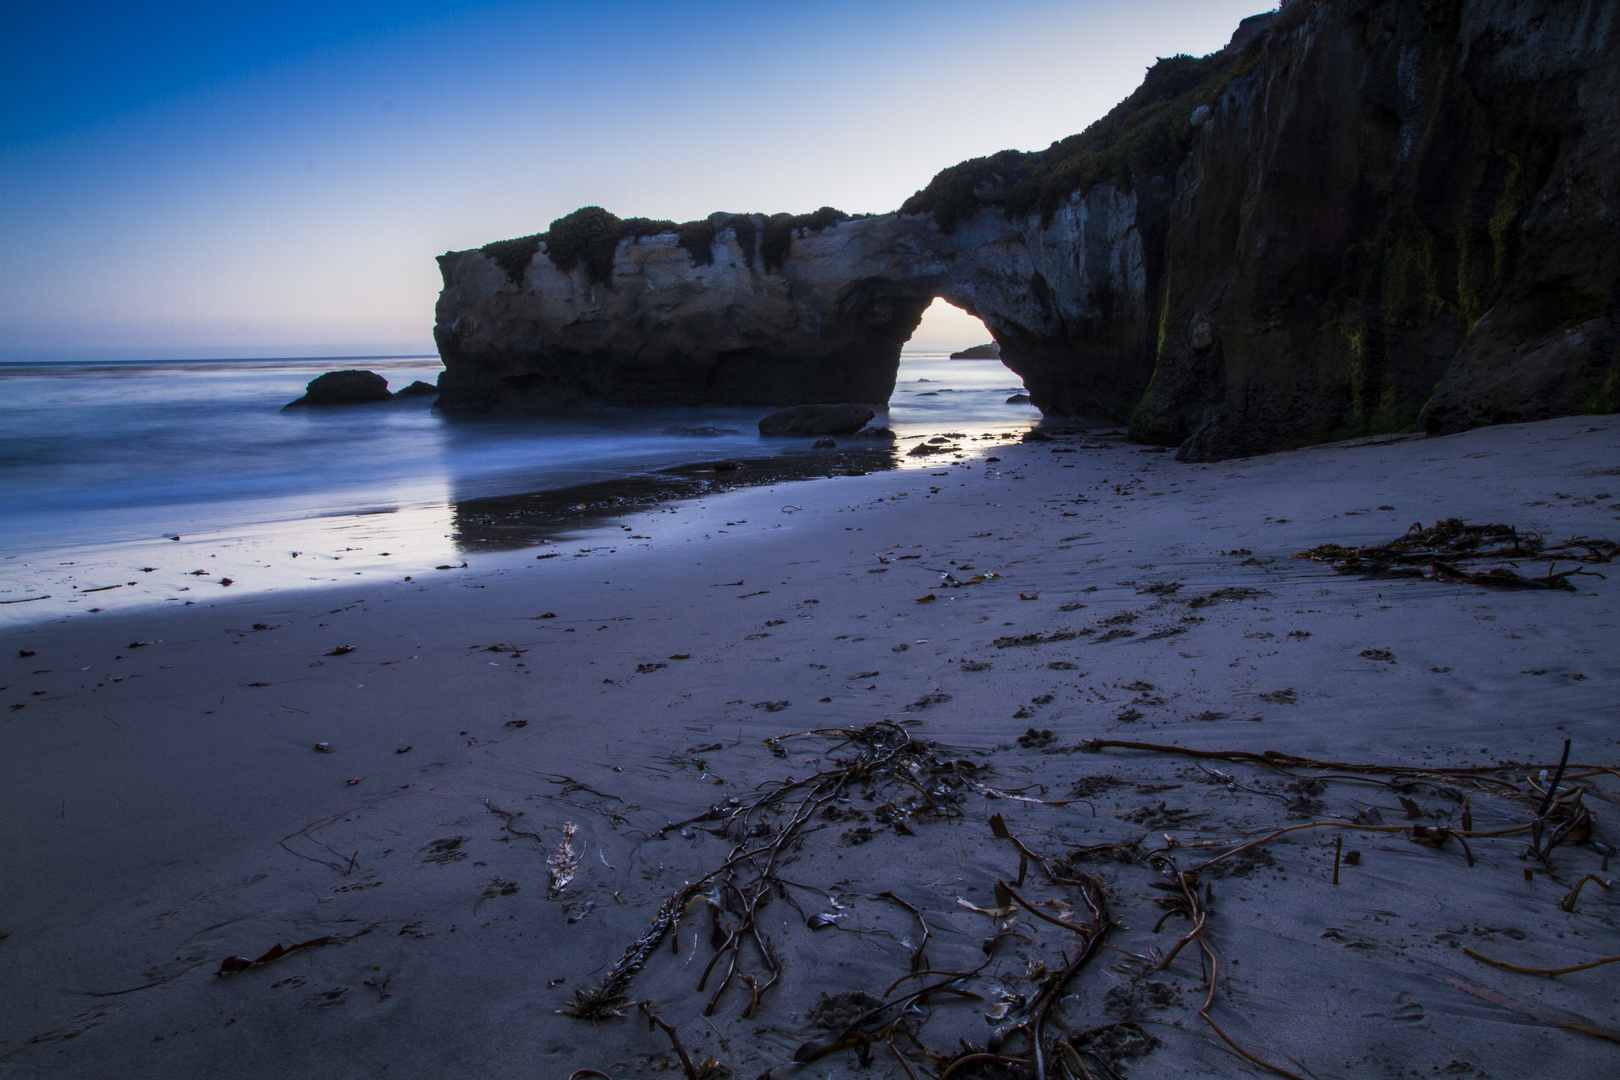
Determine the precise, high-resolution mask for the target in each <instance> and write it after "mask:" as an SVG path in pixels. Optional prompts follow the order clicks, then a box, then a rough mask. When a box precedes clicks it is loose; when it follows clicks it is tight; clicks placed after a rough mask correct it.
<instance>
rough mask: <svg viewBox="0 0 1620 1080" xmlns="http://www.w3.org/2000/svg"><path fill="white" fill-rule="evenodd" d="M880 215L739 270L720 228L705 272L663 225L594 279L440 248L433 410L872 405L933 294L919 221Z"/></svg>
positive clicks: (626, 247)
mask: <svg viewBox="0 0 1620 1080" xmlns="http://www.w3.org/2000/svg"><path fill="white" fill-rule="evenodd" d="M894 224H895V223H894V222H893V220H892V219H855V220H850V221H845V222H843V223H842V224H839V225H837V226H835V227H833V228H828V229H825V230H823V231H822V232H820V233H812V234H808V235H806V236H803V237H801V238H798V239H796V240H795V241H794V244H793V252H792V257H791V258H790V259H788V261H787V263H786V265H784V266H783V267H781V268H780V269H779V270H776V271H772V272H767V271H765V269H764V268H763V266H762V265H761V264H760V263H759V261H757V260H756V262H755V265H753V266H750V265H748V260H747V259H746V258H745V257H744V254H743V251H742V247H741V245H740V244H739V243H738V241H737V237H736V233H735V230H734V229H723V230H721V231H720V232H719V235H718V236H717V237H716V240H715V242H714V245H713V249H712V254H713V257H714V261H713V262H712V263H711V264H709V265H706V266H699V265H695V264H694V261H693V259H692V257H691V256H690V255H689V254H688V252H687V251H686V250H684V249H682V248H681V247H679V246H678V244H677V242H676V237H675V235H674V234H669V235H665V236H652V237H644V238H642V239H640V240H639V241H629V240H626V241H622V242H621V243H620V244H619V247H618V249H617V253H616V257H615V260H614V265H613V273H612V278H611V280H610V281H609V282H607V283H606V284H601V283H596V282H593V281H591V280H590V278H589V276H588V271H587V269H586V268H585V267H583V266H582V267H578V268H576V269H574V270H572V271H569V272H564V271H562V270H559V269H557V267H556V266H554V265H553V264H552V263H551V261H550V260H549V259H548V258H547V257H546V254H545V249H544V247H543V246H542V248H541V250H540V252H539V253H538V254H536V256H535V257H534V258H533V260H532V261H531V262H530V264H529V265H528V267H527V268H526V269H525V270H524V272H523V277H522V281H521V283H514V282H513V281H511V280H510V279H509V278H508V276H507V274H506V273H505V271H503V270H502V269H501V268H500V267H498V266H496V265H495V263H494V262H493V261H492V260H491V259H490V258H489V257H488V256H486V255H485V254H484V253H483V252H481V251H462V252H453V253H451V254H448V255H445V256H442V257H441V258H440V260H439V263H440V267H441V269H442V272H443V275H444V281H445V287H444V291H443V293H442V294H441V295H440V298H439V306H438V322H437V325H436V326H435V327H434V337H435V340H436V341H437V342H438V345H439V352H440V355H441V356H442V357H443V359H444V363H445V372H444V374H443V375H442V376H441V377H440V380H439V389H440V393H441V398H440V404H441V407H445V408H452V409H461V410H470V409H480V408H494V407H517V408H535V407H540V408H544V407H551V406H557V405H566V404H568V403H571V402H574V401H580V400H592V401H603V402H610V403H615V404H621V405H699V404H716V405H778V406H779V405H808V404H816V403H824V402H834V403H838V402H850V401H862V402H873V403H879V404H881V403H882V402H885V401H887V400H888V399H889V395H890V393H891V392H892V391H893V389H894V375H895V370H896V368H897V367H898V366H899V358H900V346H901V345H903V344H904V343H905V341H906V339H907V338H908V337H910V336H911V332H912V331H913V330H914V329H916V327H917V323H918V321H919V320H920V319H921V318H922V312H923V309H924V308H925V307H927V306H928V304H929V303H930V302H931V301H932V299H933V296H932V294H931V293H930V292H929V291H928V289H927V286H926V285H917V284H913V283H911V280H910V279H911V278H912V277H913V276H914V273H915V271H914V270H913V269H912V267H913V265H914V264H915V263H916V262H918V261H919V260H926V259H928V258H930V257H931V256H930V255H929V254H928V253H927V251H926V246H922V247H919V245H918V243H917V240H918V238H919V237H921V236H922V235H923V234H925V233H926V229H924V228H922V227H921V223H920V222H917V223H910V224H909V225H908V226H907V227H901V228H898V229H897V228H895V227H893V226H894ZM896 268H900V269H899V270H898V272H897V271H896Z"/></svg>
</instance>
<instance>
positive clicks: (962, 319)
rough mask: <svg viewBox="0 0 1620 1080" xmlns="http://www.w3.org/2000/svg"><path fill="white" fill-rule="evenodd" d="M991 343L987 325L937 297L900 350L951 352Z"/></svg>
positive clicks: (911, 351) (907, 351) (910, 351)
mask: <svg viewBox="0 0 1620 1080" xmlns="http://www.w3.org/2000/svg"><path fill="white" fill-rule="evenodd" d="M989 340H990V331H989V330H987V329H985V326H984V323H982V322H980V321H979V320H978V319H976V318H974V317H973V316H972V315H969V314H968V313H967V312H965V311H963V310H962V309H961V308H959V307H956V306H955V305H953V304H948V303H946V302H945V301H944V300H943V299H941V298H939V297H937V296H936V297H934V302H933V303H932V304H929V305H928V308H927V310H925V311H924V312H923V317H922V322H920V323H918V324H917V329H916V330H914V331H913V332H912V334H911V338H910V340H908V341H907V342H906V344H905V347H904V349H902V350H901V351H902V352H906V353H939V352H944V353H951V352H958V351H960V350H962V349H967V348H970V347H972V346H974V345H983V344H985V343H986V342H988V341H989Z"/></svg>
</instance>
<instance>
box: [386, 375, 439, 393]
mask: <svg viewBox="0 0 1620 1080" xmlns="http://www.w3.org/2000/svg"><path fill="white" fill-rule="evenodd" d="M438 394H439V388H438V387H437V386H434V385H433V384H432V383H427V382H423V381H422V380H421V379H417V380H416V381H415V382H413V383H411V385H409V386H407V387H406V388H405V389H403V390H401V391H400V392H399V393H397V394H395V395H394V396H395V397H437V396H438Z"/></svg>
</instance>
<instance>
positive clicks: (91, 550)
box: [0, 353, 1039, 625]
mask: <svg viewBox="0 0 1620 1080" xmlns="http://www.w3.org/2000/svg"><path fill="white" fill-rule="evenodd" d="M345 367H358V368H367V369H370V370H372V371H376V372H378V373H379V374H381V375H383V376H385V377H386V378H387V379H388V382H389V387H390V389H394V390H398V389H401V388H403V387H404V386H406V385H408V384H409V383H410V382H412V381H413V380H417V379H420V380H423V381H425V382H429V383H431V382H433V381H434V380H435V379H437V377H438V373H439V371H440V370H441V367H440V364H439V361H438V358H437V357H410V356H397V357H381V358H378V357H369V358H354V357H349V358H336V359H334V358H315V359H267V360H212V361H207V360H200V361H121V362H103V363H95V362H79V363H5V364H0V400H3V401H4V402H5V407H6V413H5V422H4V425H3V426H0V521H4V522H5V528H4V534H3V542H0V625H6V624H11V625H15V624H17V623H20V622H32V621H35V620H38V619H40V618H47V617H60V616H64V615H71V614H74V613H79V612H90V611H93V610H107V609H113V608H123V607H127V606H129V605H131V604H139V603H184V602H186V601H187V600H193V601H195V600H200V599H203V598H204V596H206V597H207V598H210V599H212V598H215V597H217V596H220V595H223V594H222V593H221V591H220V590H221V589H229V590H234V591H233V592H231V593H230V594H229V595H240V594H241V593H243V592H254V591H262V590H267V589H286V588H298V587H311V586H319V585H329V584H331V583H332V582H333V581H335V580H342V579H344V578H352V577H355V576H360V577H364V576H366V575H368V574H373V573H378V572H383V573H387V574H390V575H398V574H408V573H411V572H413V570H421V569H425V568H431V567H432V566H434V565H436V564H442V563H445V562H450V561H452V560H453V561H454V562H457V563H459V562H461V561H464V560H465V559H466V558H467V557H468V556H469V555H470V554H472V553H475V552H478V551H480V550H490V549H492V548H511V547H515V546H524V545H530V544H536V545H537V544H542V543H545V542H548V541H549V542H555V541H556V540H557V539H558V538H559V537H562V536H566V535H567V534H568V532H569V530H570V529H578V528H579V527H580V526H581V525H582V523H584V522H586V521H588V520H591V519H592V518H595V519H600V518H601V517H602V516H603V515H605V514H610V513H611V512H612V511H613V510H614V509H615V508H618V509H619V510H621V511H622V510H624V509H628V508H630V507H633V506H636V505H645V504H647V503H648V502H651V501H657V500H659V499H669V498H680V497H685V496H693V495H701V494H705V493H709V492H712V491H714V490H716V488H717V486H721V487H723V486H734V485H737V484H746V483H761V482H770V483H775V482H780V481H789V480H811V479H814V478H817V477H824V476H826V475H828V474H829V473H836V472H838V471H875V470H877V469H881V468H921V467H929V466H933V467H937V466H938V462H937V461H932V462H931V461H930V460H929V459H928V458H910V457H908V456H907V455H905V454H904V452H903V450H904V445H905V444H907V443H908V442H909V441H911V440H915V439H917V438H919V437H927V436H932V435H935V434H944V433H951V432H956V433H962V434H967V435H974V436H977V435H983V434H991V433H993V434H998V435H999V434H1005V433H1007V432H1011V431H1020V430H1023V429H1027V428H1029V427H1031V426H1033V424H1034V423H1035V422H1036V421H1038V420H1039V413H1038V412H1037V411H1036V410H1035V409H1033V408H1032V407H1030V406H1028V405H1018V404H1008V403H1007V398H1008V397H1009V396H1010V395H1013V394H1017V393H1022V392H1023V387H1022V386H1021V385H1020V383H1019V379H1018V376H1017V375H1015V374H1014V373H1012V372H1011V371H1009V370H1008V369H1007V368H1005V367H1003V366H1002V365H1001V364H1000V363H998V362H996V361H983V360H979V361H969V360H951V359H949V358H948V357H947V356H946V355H945V354H943V353H917V354H907V355H905V356H904V357H903V358H902V361H901V366H900V374H899V378H898V381H897V383H896V386H895V393H894V396H893V398H892V399H891V400H890V411H889V413H888V415H887V422H888V424H889V426H890V427H892V428H893V429H894V431H895V433H896V435H897V436H899V439H900V441H901V444H902V449H901V452H899V453H893V452H890V451H889V450H888V449H887V448H883V447H878V446H875V445H874V444H873V443H872V442H871V441H870V440H859V439H840V440H837V441H838V442H839V443H840V447H839V449H838V450H837V451H835V452H829V451H826V450H814V449H812V445H811V444H812V443H813V441H814V440H812V439H809V438H787V439H780V438H778V439H764V438H761V437H760V436H759V435H758V434H757V429H756V426H755V425H756V424H757V423H758V421H759V419H760V418H761V417H762V416H764V415H766V414H767V413H768V412H770V411H771V410H769V409H763V408H760V409H737V408H709V409H690V408H678V409H677V408H672V409H628V408H612V407H604V406H582V407H578V408H575V409H571V410H570V411H568V412H567V413H565V414H558V415H546V416H501V417H470V418H469V417H445V416H441V415H439V414H437V413H435V412H434V411H433V409H432V400H433V399H432V398H431V397H421V398H414V399H409V398H408V399H400V400H396V401H393V402H386V403H379V404H375V405H363V406H350V407H341V408H330V409H296V410H292V411H288V412H283V411H281V409H282V406H283V405H285V404H286V403H287V402H289V401H291V400H293V399H294V398H296V397H298V396H300V395H301V394H302V393H303V389H304V385H305V384H306V383H307V382H308V381H309V380H310V379H312V378H314V377H315V376H317V375H319V374H321V373H322V372H324V371H329V370H334V369H337V368H345ZM883 421H884V416H883V414H879V417H878V419H877V420H876V421H874V423H882V422H883ZM674 427H681V428H700V427H714V428H721V429H731V430H734V431H735V432H737V434H729V435H718V436H710V437H693V436H689V435H672V434H666V430H667V429H670V428H674ZM721 460H734V461H740V462H742V463H743V465H744V467H743V468H741V469H738V470H733V471H729V472H725V473H716V472H715V471H714V469H713V463H714V462H717V461H721ZM226 580H228V581H229V585H222V584H221V582H222V581H226Z"/></svg>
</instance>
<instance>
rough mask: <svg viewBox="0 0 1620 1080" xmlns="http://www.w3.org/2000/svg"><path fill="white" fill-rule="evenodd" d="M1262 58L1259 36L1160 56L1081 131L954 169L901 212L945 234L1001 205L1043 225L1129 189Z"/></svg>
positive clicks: (1179, 152)
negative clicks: (1100, 192) (1238, 45)
mask: <svg viewBox="0 0 1620 1080" xmlns="http://www.w3.org/2000/svg"><path fill="white" fill-rule="evenodd" d="M1261 55H1262V48H1261V45H1260V43H1259V40H1258V39H1257V40H1256V41H1254V42H1251V43H1250V44H1249V46H1248V47H1247V48H1245V49H1242V50H1240V51H1238V52H1237V53H1236V54H1235V55H1234V54H1233V53H1231V52H1229V51H1227V50H1222V51H1221V52H1217V53H1211V54H1210V55H1208V56H1204V57H1194V56H1185V55H1182V56H1170V57H1165V58H1163V59H1161V60H1159V62H1158V63H1156V64H1154V65H1153V66H1152V67H1150V68H1148V72H1147V76H1146V77H1145V78H1144V79H1143V80H1142V85H1141V86H1139V87H1137V89H1136V91H1135V92H1134V93H1132V94H1131V96H1130V97H1128V98H1126V99H1125V100H1124V101H1122V102H1120V103H1119V104H1118V105H1116V106H1114V108H1113V109H1112V110H1110V111H1109V113H1108V115H1107V116H1104V117H1103V118H1102V119H1101V120H1098V121H1097V122H1096V123H1094V124H1092V125H1091V126H1090V127H1088V128H1086V130H1084V131H1082V132H1081V133H1080V134H1078V135H1071V136H1069V137H1068V138H1067V139H1062V140H1060V141H1058V142H1055V143H1053V144H1052V145H1051V146H1050V147H1048V148H1047V149H1045V150H1037V151H1035V152H1034V153H1028V154H1026V153H1023V152H1021V151H1018V150H1003V151H1001V152H1000V153H999V154H992V155H990V156H989V157H982V158H974V159H973V160H971V161H964V162H962V163H961V164H960V165H953V166H951V167H950V168H948V169H945V170H944V171H942V172H941V173H940V174H939V175H938V176H935V177H934V179H933V180H931V181H929V184H928V186H927V187H926V188H924V189H923V190H921V191H919V192H917V193H916V194H915V195H913V196H912V197H911V198H909V199H907V200H906V202H905V205H903V206H902V207H901V208H900V212H901V213H903V214H923V213H929V212H932V213H933V215H934V221H935V222H937V223H938V225H939V227H940V228H941V229H944V230H945V231H946V232H949V231H951V229H953V228H955V227H956V224H957V222H959V221H962V220H965V219H966V218H969V217H971V216H972V215H973V214H975V213H977V212H978V210H979V208H980V207H981V206H986V205H992V206H993V205H998V204H999V205H1000V206H1001V207H1002V209H1003V212H1004V213H1005V214H1006V216H1007V217H1008V218H1009V219H1010V218H1014V217H1021V216H1023V215H1025V214H1029V213H1032V212H1034V211H1036V210H1039V211H1040V213H1041V218H1042V220H1043V221H1050V220H1051V217H1052V215H1053V214H1054V213H1056V212H1057V209H1058V207H1059V206H1061V205H1062V203H1063V200H1064V199H1066V198H1068V197H1069V195H1071V194H1072V193H1074V192H1081V193H1084V192H1086V191H1089V190H1090V189H1091V188H1092V187H1093V186H1095V185H1097V184H1099V183H1104V182H1111V183H1114V184H1116V185H1118V186H1119V187H1120V188H1121V189H1123V190H1126V191H1129V190H1130V189H1131V187H1132V186H1133V185H1134V184H1135V183H1137V182H1139V181H1141V180H1144V179H1146V178H1147V177H1150V176H1154V175H1162V174H1163V173H1165V172H1166V171H1168V170H1169V169H1171V168H1174V167H1175V165H1176V164H1177V163H1178V162H1179V161H1180V160H1181V158H1182V156H1183V155H1185V154H1186V152H1187V149H1188V147H1189V146H1190V145H1191V143H1192V137H1193V132H1194V130H1195V129H1194V128H1193V125H1192V121H1191V117H1192V113H1193V110H1194V109H1196V108H1198V107H1199V106H1200V105H1213V104H1214V103H1215V101H1216V100H1217V99H1219V98H1220V96H1221V95H1222V94H1223V93H1225V91H1226V88H1227V86H1228V84H1230V83H1231V82H1232V80H1234V79H1238V78H1241V77H1243V76H1244V75H1247V74H1249V73H1250V72H1252V71H1253V70H1254V69H1255V68H1257V67H1258V66H1259V65H1260V59H1261Z"/></svg>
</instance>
